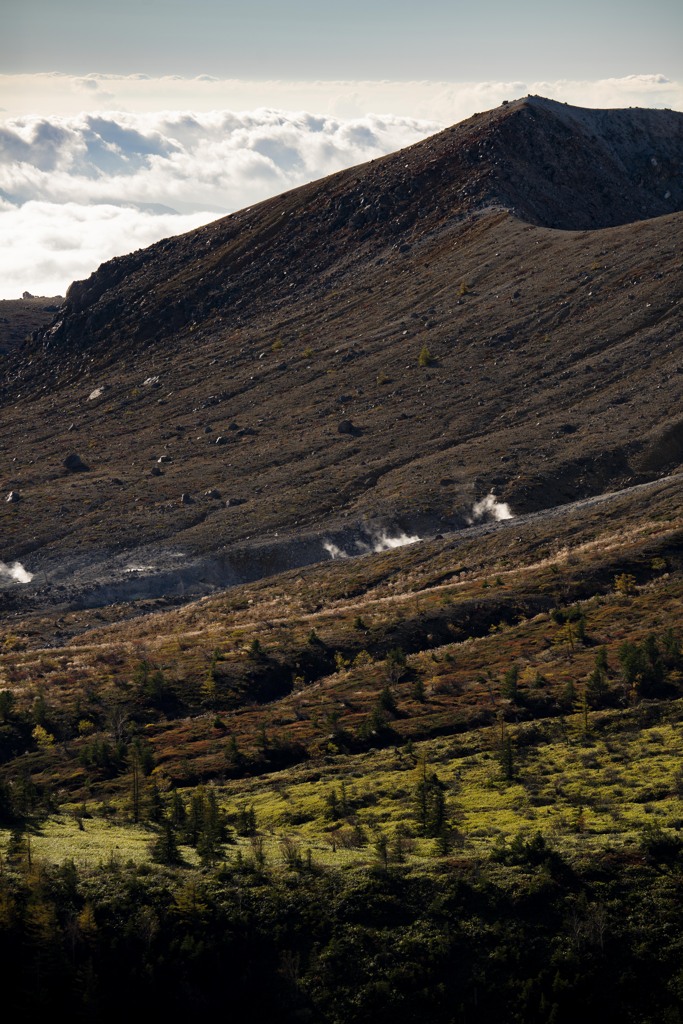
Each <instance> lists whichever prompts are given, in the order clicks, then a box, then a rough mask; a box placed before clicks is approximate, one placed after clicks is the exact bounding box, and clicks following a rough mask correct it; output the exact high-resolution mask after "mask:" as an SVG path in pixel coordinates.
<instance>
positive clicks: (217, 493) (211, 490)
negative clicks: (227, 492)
mask: <svg viewBox="0 0 683 1024" xmlns="http://www.w3.org/2000/svg"><path fill="white" fill-rule="evenodd" d="M220 496H221V492H220V491H217V490H216V488H215V487H210V488H209V490H208V491H204V497H206V498H220Z"/></svg>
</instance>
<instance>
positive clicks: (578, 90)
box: [0, 72, 683, 124]
mask: <svg viewBox="0 0 683 1024" xmlns="http://www.w3.org/2000/svg"><path fill="white" fill-rule="evenodd" d="M86 83H88V84H86ZM89 83H94V84H95V85H96V86H97V88H94V86H93V85H92V84H89ZM527 93H538V94H540V95H543V96H548V97H550V98H551V99H557V100H566V102H567V103H576V104H579V105H583V106H593V107H601V106H609V107H612V106H659V107H671V108H673V109H678V110H680V109H683V83H681V82H677V81H671V80H670V79H669V78H667V76H666V75H663V74H661V73H657V72H652V73H641V74H631V75H624V76H622V77H621V78H605V79H597V80H588V79H585V80H582V79H573V80H572V79H558V80H553V81H534V80H530V79H519V80H517V81H511V80H507V81H485V82H462V81H460V82H457V81H403V82H395V81H367V80H357V81H342V80H336V81H335V80H330V81H316V82H311V81H295V80H289V81H285V80H281V79H280V80H271V81H250V80H248V79H220V78H215V77H213V76H212V75H197V76H195V77H193V78H187V77H183V76H182V75H166V76H162V77H152V76H149V75H144V74H136V75H111V74H109V75H107V74H89V75H85V76H82V77H76V76H70V75H64V74H57V73H49V74H46V73H44V74H33V75H0V94H1V95H2V96H3V103H5V104H6V105H7V107H8V110H9V112H10V114H11V116H19V115H21V114H30V113H35V112H44V111H50V112H51V113H53V114H57V113H59V114H62V115H68V114H78V113H80V112H81V111H82V110H102V107H103V102H104V101H106V102H107V103H110V104H111V109H119V110H128V111H131V112H138V113H144V112H146V111H149V110H167V109H181V108H182V109H189V110H195V111H204V112H208V111H211V110H224V109H228V108H230V109H232V110H253V109H257V108H260V107H267V108H270V107H273V106H277V107H279V108H283V109H288V110H315V111H318V112H319V113H322V114H327V115H331V116H336V117H343V118H355V117H362V116H364V115H366V114H367V113H368V112H369V111H380V112H381V111H385V112H386V111H393V112H394V113H396V114H400V115H401V116H405V117H415V118H419V119H427V120H434V121H439V122H441V123H443V124H453V123H454V122H456V121H459V120H461V119H462V118H464V117H469V116H470V114H473V113H475V111H477V110H486V109H488V108H489V107H494V106H497V105H498V104H499V103H500V102H501V101H502V100H504V99H514V98H515V97H517V96H524V95H526V94H527Z"/></svg>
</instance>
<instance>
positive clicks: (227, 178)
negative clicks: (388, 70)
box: [0, 109, 441, 298]
mask: <svg viewBox="0 0 683 1024" xmlns="http://www.w3.org/2000/svg"><path fill="white" fill-rule="evenodd" d="M440 127H441V126H440V125H439V124H438V123H437V122H434V121H431V122H427V121H418V120H417V119H415V118H408V117H392V116H385V117H378V116H374V115H369V116H367V117H363V118H355V119H351V120H341V119H339V118H334V117H329V116H323V115H320V116H317V115H313V114H308V113H294V114H290V113H284V112H282V111H274V110H265V109H262V110H255V111H251V112H247V113H233V112H230V111H213V112H209V113H204V114H200V113H189V112H169V111H165V112H161V113H156V114H130V113H121V112H118V113H111V114H104V113H97V114H81V115H78V116H68V117H67V116H61V115H60V116H52V117H35V116H32V117H29V116H24V117H18V118H14V119H12V120H8V121H6V122H5V123H4V124H2V125H0V237H1V238H2V240H3V244H2V246H1V247H0V298H14V297H17V296H18V295H20V294H21V293H22V292H23V291H29V292H32V293H33V294H38V295H55V294H63V293H64V291H65V289H66V288H67V286H68V285H69V283H70V282H71V281H72V280H76V279H79V278H82V277H85V276H87V275H88V274H90V273H91V272H92V271H93V270H94V269H95V268H96V267H97V266H98V265H99V264H100V263H101V262H103V261H104V260H106V259H109V258H111V257H112V256H115V255H118V254H121V253H124V252H130V251H131V250H133V249H137V248H141V247H143V246H146V245H149V244H151V243H152V242H154V241H156V240H157V239H159V238H163V237H165V236H167V235H171V234H179V233H180V232H183V231H188V230H190V229H191V228H194V227H197V226H198V225H199V224H203V223H206V222H207V221H209V220H212V219H213V218H215V217H216V216H219V215H221V214H224V213H228V212H231V211H233V210H237V209H240V208H242V207H244V206H249V205H250V204H252V203H254V202H257V201H259V200H261V199H264V198H266V197H268V196H273V195H277V194H278V193H280V192H284V191H286V190H287V189H290V188H293V187H295V186H296V185H300V184H303V183H304V182H306V181H311V180H313V179H315V178H319V177H322V176H324V175H326V174H330V173H332V172H333V171H336V170H339V169H340V168H342V167H348V166H350V165H352V164H356V163H361V162H363V161H365V160H370V159H374V158H375V157H378V156H381V155H383V154H384V153H389V152H391V151H393V150H396V149H400V148H402V147H403V146H407V145H410V144H411V143H413V142H416V141H417V140H418V139H421V138H424V137H425V136H426V135H429V134H431V133H432V132H435V131H438V130H439V128H440Z"/></svg>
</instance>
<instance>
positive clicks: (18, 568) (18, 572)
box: [0, 562, 33, 583]
mask: <svg viewBox="0 0 683 1024" xmlns="http://www.w3.org/2000/svg"><path fill="white" fill-rule="evenodd" d="M0 579H5V580H7V579H9V580H14V581H15V582H16V583H30V582H31V580H32V579H33V573H32V572H28V570H27V569H24V567H23V565H22V564H21V562H12V564H11V565H5V563H4V562H0Z"/></svg>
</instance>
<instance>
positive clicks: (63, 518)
mask: <svg viewBox="0 0 683 1024" xmlns="http://www.w3.org/2000/svg"><path fill="white" fill-rule="evenodd" d="M682 165H683V114H680V113H676V112H673V111H664V110H639V109H635V110H586V109H582V108H577V107H570V106H567V105H565V104H561V103H556V102H554V101H550V100H545V99H542V98H540V97H528V98H526V99H523V100H518V101H515V102H511V103H507V104H503V105H502V106H501V107H498V108H497V109H495V110H492V111H489V112H487V113H483V114H477V115H475V116H474V117H472V118H469V119H468V120H467V121H464V122H462V123H461V124H459V125H456V126H455V127H453V128H450V129H447V130H446V131H444V132H441V133H440V134H438V135H436V136H434V137H432V138H430V139H426V140H425V141H423V142H421V143H418V144H417V145H415V146H412V147H410V148H408V149H405V150H403V151H401V152H399V153H395V154H392V155H390V156H388V157H385V158H383V159H380V160H375V161H372V162H370V163H368V164H365V165H362V166H360V167H354V168H351V169H349V170H346V171H343V172H340V173H338V174H335V175H332V176H331V177H329V178H326V179H323V180H321V181H317V182H313V183H311V184H309V185H306V186H304V187H302V188H298V189H295V190H293V191H291V192H288V193H286V194H284V195H281V196H278V197H276V198H274V199H270V200H267V201H265V202H263V203H260V204H258V205H256V206H253V207H250V208H248V209H245V210H242V211H240V212H239V213H236V214H234V215H232V216H229V217H225V218H223V219H221V220H218V221H216V222H214V223H212V224H209V225H206V226H204V227H202V228H200V229H198V230H196V231H193V232H191V233H189V234H187V235H183V236H179V237H176V238H170V239H167V240H165V241H163V242H160V243H158V244H156V245H154V246H151V247H150V248H148V249H145V250H142V251H138V252H135V253H132V254H131V255H129V256H124V257H121V258H118V259H115V260H111V261H110V262H109V263H106V264H104V265H103V266H102V267H100V268H99V270H98V271H96V273H94V274H93V275H91V277H90V278H89V279H88V280H87V281H80V282H76V283H75V284H73V285H72V286H71V288H70V290H69V293H68V295H67V299H66V302H65V304H64V306H63V307H62V308H61V310H60V311H59V313H58V315H57V318H56V320H55V322H54V323H53V324H52V325H51V326H50V327H49V328H48V329H46V330H44V331H43V332H42V333H39V334H38V335H37V336H36V338H35V339H34V343H33V345H32V346H31V347H30V350H29V354H28V355H27V354H26V353H25V352H24V353H23V354H21V355H20V356H19V357H17V358H18V361H16V362H15V363H14V369H13V370H11V371H10V373H9V375H8V380H7V383H6V385H5V388H4V392H3V398H2V411H1V416H2V430H3V434H4V437H5V439H6V441H7V443H8V444H9V446H10V449H11V451H12V453H13V459H14V461H13V462H12V463H11V466H10V470H9V472H7V473H6V474H5V478H4V480H3V486H4V488H5V491H6V492H9V491H10V490H11V491H13V492H16V494H18V495H19V496H20V498H21V500H19V501H15V502H13V503H11V504H4V505H3V508H2V511H3V519H4V520H5V522H4V524H3V537H4V538H5V549H4V552H3V553H2V557H3V558H4V559H5V560H9V559H10V558H24V559H28V557H29V556H30V558H31V559H32V560H33V563H34V564H35V565H36V567H38V568H42V569H44V571H45V573H46V576H45V578H46V579H48V580H49V579H53V578H55V576H54V574H55V572H57V571H58V574H64V575H65V577H66V576H68V578H69V579H71V578H73V571H74V566H75V565H76V563H77V564H78V566H86V567H89V566H91V565H92V564H94V563H95V562H97V563H98V564H99V563H100V562H102V560H103V559H104V560H105V561H106V560H107V559H111V558H112V557H114V553H116V558H119V559H124V562H125V565H126V566H127V565H128V564H129V563H130V562H131V558H130V557H129V556H130V553H131V552H135V551H137V550H138V549H141V550H143V553H144V557H143V556H141V557H140V558H139V559H138V558H136V559H135V560H134V564H135V565H138V564H139V565H141V566H143V568H142V569H140V570H136V571H135V573H134V574H132V575H129V576H127V577H126V585H127V586H130V585H131V580H134V581H135V583H136V585H138V584H139V582H140V580H142V579H145V578H146V575H145V574H146V570H145V569H144V566H146V565H157V564H158V562H159V558H160V555H159V552H160V551H161V552H164V553H165V554H164V558H165V559H166V560H167V561H168V559H170V558H171V556H173V557H174V558H175V557H176V554H177V551H178V550H180V551H181V552H182V555H183V558H190V559H197V558H199V559H200V560H202V561H201V568H200V569H198V570H197V572H196V573H195V575H194V577H193V579H194V578H196V577H198V578H201V579H204V580H205V581H207V580H208V581H209V582H210V583H212V584H220V583H221V582H223V583H224V582H231V581H233V580H234V579H239V578H243V577H244V576H245V575H247V576H249V575H251V576H253V575H258V574H259V573H263V572H266V571H272V570H274V569H275V568H278V567H282V566H283V565H289V564H298V563H300V562H305V561H310V560H312V559H314V558H317V557H325V551H326V550H328V549H325V550H323V547H322V545H323V542H324V541H325V538H329V537H332V538H333V540H334V546H335V547H336V548H337V549H343V550H347V551H348V550H359V548H358V547H357V545H358V544H361V545H362V544H367V543H368V536H370V537H377V536H383V535H398V534H401V533H402V534H405V535H411V536H426V535H433V534H434V533H436V532H443V531H446V530H452V529H458V528H460V527H462V526H464V525H466V524H467V522H468V521H469V520H470V519H471V518H472V509H473V507H474V506H475V505H476V506H477V508H480V507H481V508H485V507H486V506H480V505H479V503H480V502H481V501H482V500H484V499H485V498H487V497H488V496H489V495H491V494H492V493H493V494H495V496H496V499H498V500H499V501H500V502H503V501H505V502H507V503H509V504H510V506H511V508H512V510H513V512H514V513H518V512H522V511H529V510H536V509H542V508H548V507H551V506H553V505H556V504H558V503H561V502H568V501H571V500H575V499H578V498H581V497H585V496H587V495H591V494H596V493H599V492H601V491H603V490H605V489H607V488H619V487H621V486H624V485H626V484H628V483H633V482H638V481H642V480H645V479H650V478H651V477H652V476H653V475H655V476H656V475H658V474H661V473H664V472H667V471H669V470H671V469H672V468H674V467H676V466H677V465H678V464H679V463H680V462H681V461H682V460H683V420H681V416H680V409H681V406H682V402H681V399H682V398H683V374H681V373H680V367H681V363H680V342H679V338H680V324H681V306H680V282H681V255H680V232H681V218H682V216H683V214H681V212H680V211H681V209H682V208H683V176H682V175H681V167H682ZM27 410H30V412H29V413H28V417H27ZM27 419H28V425H27ZM74 454H75V455H77V456H78V458H79V459H80V460H81V465H82V466H83V467H87V471H85V470H84V471H78V472H74V471H73V470H71V469H69V466H68V463H67V462H66V461H65V460H67V459H68V458H69V457H70V456H71V455H74ZM74 464H75V463H74ZM493 500H494V499H491V501H493ZM489 507H492V506H489ZM344 545H346V547H344ZM354 545H356V547H354ZM76 550H77V551H78V555H77V556H76V554H75V551H76ZM257 550H258V552H259V553H258V554H256V552H257ZM121 553H123V554H121ZM126 559H127V561H125V560H126ZM162 561H163V559H162ZM124 562H121V565H124ZM107 564H109V562H107ZM117 564H118V563H117ZM178 564H179V563H178V562H173V564H172V565H170V567H168V573H169V574H170V576H167V577H164V582H163V586H167V585H168V578H170V577H174V574H175V575H177V569H178ZM194 564H195V563H194V562H193V565H194ZM207 565H210V571H209V570H208V569H207ZM57 566H58V567H59V569H58V570H57ZM119 569H121V566H119ZM88 571H90V570H89V569H88ZM118 571H119V570H117V572H118ZM121 571H123V570H121ZM193 571H194V570H193ZM102 575H107V576H109V575H110V570H107V572H106V573H104V572H103V573H101V574H100V578H101V576H102ZM174 578H175V577H174ZM161 586H162V583H161V582H159V587H161Z"/></svg>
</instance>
